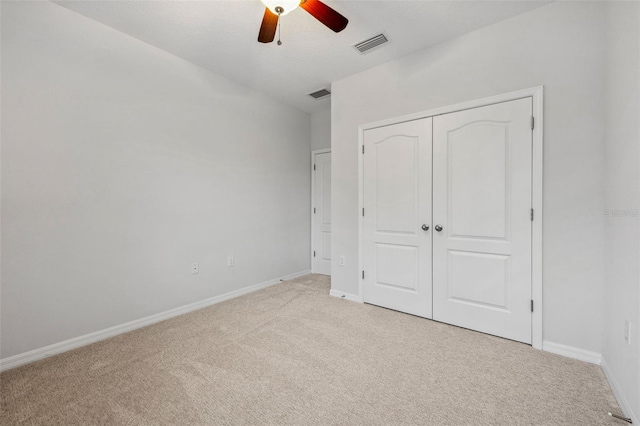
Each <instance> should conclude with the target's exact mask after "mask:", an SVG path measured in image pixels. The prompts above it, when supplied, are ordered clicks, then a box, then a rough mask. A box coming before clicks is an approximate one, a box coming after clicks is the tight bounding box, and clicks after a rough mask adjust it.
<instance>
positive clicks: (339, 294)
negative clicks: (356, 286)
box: [329, 289, 360, 303]
mask: <svg viewBox="0 0 640 426" xmlns="http://www.w3.org/2000/svg"><path fill="white" fill-rule="evenodd" d="M329 296H333V297H337V298H339V299H345V300H350V301H352V302H358V303H360V298H359V297H358V295H356V294H349V293H344V292H342V291H338V290H334V289H331V290H330V291H329Z"/></svg>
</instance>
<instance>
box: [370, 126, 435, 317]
mask: <svg viewBox="0 0 640 426" xmlns="http://www.w3.org/2000/svg"><path fill="white" fill-rule="evenodd" d="M363 156H364V160H363V168H364V169H363V173H364V192H363V197H364V198H363V202H364V204H363V205H364V211H363V212H362V213H361V214H363V215H364V217H363V222H362V226H363V229H362V232H363V240H362V244H363V247H362V249H363V257H362V259H363V267H364V271H363V275H364V276H363V300H364V301H365V302H366V303H372V304H374V305H379V306H384V307H386V308H391V309H396V310H399V311H402V312H407V313H410V314H414V315H419V316H423V317H427V318H430V317H431V232H432V231H431V229H430V227H431V118H427V119H422V120H416V121H409V122H405V123H400V124H394V125H391V126H385V127H380V128H376V129H371V130H367V131H365V133H364V154H363ZM422 225H424V228H425V229H424V230H423V228H422Z"/></svg>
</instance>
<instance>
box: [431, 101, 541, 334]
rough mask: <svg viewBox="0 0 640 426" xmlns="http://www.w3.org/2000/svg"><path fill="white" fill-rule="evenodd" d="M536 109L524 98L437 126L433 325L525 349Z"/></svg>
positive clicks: (440, 119)
mask: <svg viewBox="0 0 640 426" xmlns="http://www.w3.org/2000/svg"><path fill="white" fill-rule="evenodd" d="M531 110H532V100H531V98H525V99H520V100H516V101H511V102H504V103H500V104H496V105H491V106H487V107H482V108H475V109H470V110H466V111H461V112H456V113H451V114H445V115H442V116H437V117H435V118H434V120H433V137H434V147H433V149H434V151H433V164H434V166H433V191H434V192H433V205H434V210H433V223H434V232H433V281H434V285H433V319H435V320H438V321H442V322H446V323H449V324H454V325H458V326H461V327H466V328H470V329H473V330H478V331H482V332H485V333H489V334H493V335H496V336H501V337H506V338H509V339H513V340H517V341H521V342H525V343H531V160H532V153H531V152H532V145H531V137H532V133H531V115H532V114H531V112H532V111H531ZM440 227H442V229H441V230H440V231H438V230H439V229H440Z"/></svg>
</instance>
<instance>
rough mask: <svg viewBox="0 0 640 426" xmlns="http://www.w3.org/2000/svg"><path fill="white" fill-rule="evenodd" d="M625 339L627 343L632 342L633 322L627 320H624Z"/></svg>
mask: <svg viewBox="0 0 640 426" xmlns="http://www.w3.org/2000/svg"><path fill="white" fill-rule="evenodd" d="M624 340H625V341H626V342H627V345H630V344H631V323H630V322H629V321H627V320H625V321H624Z"/></svg>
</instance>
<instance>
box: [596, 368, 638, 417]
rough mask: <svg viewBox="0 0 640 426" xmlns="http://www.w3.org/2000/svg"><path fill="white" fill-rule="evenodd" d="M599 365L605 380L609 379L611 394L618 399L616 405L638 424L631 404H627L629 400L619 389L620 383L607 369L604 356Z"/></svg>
mask: <svg viewBox="0 0 640 426" xmlns="http://www.w3.org/2000/svg"><path fill="white" fill-rule="evenodd" d="M600 365H601V366H602V371H604V375H605V376H606V377H607V380H608V381H609V386H611V390H612V391H613V396H615V397H616V401H618V405H619V406H620V408H621V409H622V412H623V413H624V415H625V416H628V417H629V418H630V419H631V420H632V421H633V424H634V425H637V424H640V420H639V419H638V415H637V414H636V413H634V412H633V409H632V408H631V405H629V401H627V398H625V396H624V394H623V393H622V389H620V385H619V384H618V381H617V380H616V379H615V377H614V376H613V374H612V373H611V370H610V369H609V365H608V364H607V361H606V360H605V359H604V358H602V361H601V362H600ZM616 414H619V413H616Z"/></svg>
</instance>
